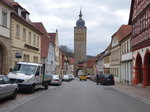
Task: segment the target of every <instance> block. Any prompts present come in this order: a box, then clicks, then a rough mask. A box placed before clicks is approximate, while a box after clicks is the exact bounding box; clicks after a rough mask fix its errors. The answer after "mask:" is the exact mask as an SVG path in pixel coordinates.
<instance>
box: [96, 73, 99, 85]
mask: <svg viewBox="0 0 150 112" xmlns="http://www.w3.org/2000/svg"><path fill="white" fill-rule="evenodd" d="M98 80H99V76H98V74H97V75H96V82H97V85H98Z"/></svg>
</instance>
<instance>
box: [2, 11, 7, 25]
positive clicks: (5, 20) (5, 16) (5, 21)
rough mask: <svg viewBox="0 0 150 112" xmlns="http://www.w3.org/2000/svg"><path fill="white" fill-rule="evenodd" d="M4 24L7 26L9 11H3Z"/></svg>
mask: <svg viewBox="0 0 150 112" xmlns="http://www.w3.org/2000/svg"><path fill="white" fill-rule="evenodd" d="M2 26H4V27H7V12H6V11H2Z"/></svg>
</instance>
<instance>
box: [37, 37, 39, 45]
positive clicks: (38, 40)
mask: <svg viewBox="0 0 150 112" xmlns="http://www.w3.org/2000/svg"><path fill="white" fill-rule="evenodd" d="M37 46H38V47H39V36H37Z"/></svg>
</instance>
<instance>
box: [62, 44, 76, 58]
mask: <svg viewBox="0 0 150 112" xmlns="http://www.w3.org/2000/svg"><path fill="white" fill-rule="evenodd" d="M60 49H61V50H62V52H63V53H65V55H66V56H67V57H74V54H73V51H72V49H70V48H69V47H68V46H66V45H61V46H60Z"/></svg>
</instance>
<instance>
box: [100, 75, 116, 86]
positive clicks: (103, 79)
mask: <svg viewBox="0 0 150 112" xmlns="http://www.w3.org/2000/svg"><path fill="white" fill-rule="evenodd" d="M99 83H100V84H101V85H107V84H109V85H115V80H114V75H113V74H102V75H99Z"/></svg>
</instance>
